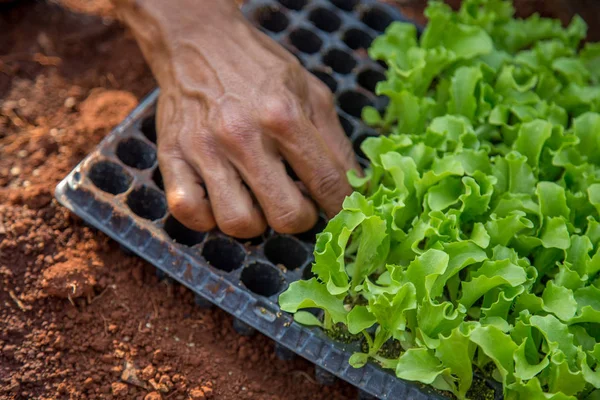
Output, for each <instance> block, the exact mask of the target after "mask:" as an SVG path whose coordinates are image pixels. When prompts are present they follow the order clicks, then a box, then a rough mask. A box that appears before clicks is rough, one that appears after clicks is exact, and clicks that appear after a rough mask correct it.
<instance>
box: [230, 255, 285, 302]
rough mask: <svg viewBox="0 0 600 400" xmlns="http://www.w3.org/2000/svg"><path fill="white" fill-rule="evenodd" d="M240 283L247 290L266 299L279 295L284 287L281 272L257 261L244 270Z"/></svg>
mask: <svg viewBox="0 0 600 400" xmlns="http://www.w3.org/2000/svg"><path fill="white" fill-rule="evenodd" d="M241 281H242V283H243V284H244V285H245V286H246V288H248V290H250V291H252V292H254V293H256V294H259V295H261V296H266V297H268V296H273V295H274V294H276V293H279V292H280V291H282V290H283V288H284V287H285V279H284V278H283V274H282V273H281V271H280V270H278V269H277V268H275V267H274V266H272V265H269V264H266V263H262V262H259V261H257V262H254V263H252V264H250V265H248V267H246V268H244V270H243V271H242V276H241Z"/></svg>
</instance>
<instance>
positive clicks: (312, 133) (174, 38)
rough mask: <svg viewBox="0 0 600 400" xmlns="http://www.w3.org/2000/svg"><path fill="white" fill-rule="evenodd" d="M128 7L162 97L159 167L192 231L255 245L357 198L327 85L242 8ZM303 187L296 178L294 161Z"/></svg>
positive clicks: (124, 0) (177, 212)
mask: <svg viewBox="0 0 600 400" xmlns="http://www.w3.org/2000/svg"><path fill="white" fill-rule="evenodd" d="M200 3H201V5H200V4H198V2H197V1H193V0H179V1H177V2H164V1H162V0H148V1H144V2H135V1H132V0H120V1H117V5H118V9H119V11H120V13H121V15H122V16H123V18H124V20H125V21H126V22H127V24H128V25H129V26H130V27H131V28H132V30H133V32H134V34H135V36H136V38H137V40H138V43H139V44H140V47H141V48H142V51H143V53H144V56H145V58H146V59H147V61H148V62H149V64H150V66H151V68H152V71H153V72H154V75H155V77H156V79H157V80H158V83H159V85H160V87H161V94H160V98H159V102H158V111H157V129H158V159H159V165H160V170H161V173H162V175H163V180H164V184H165V192H166V196H167V201H168V204H169V208H170V210H171V213H172V214H173V215H174V216H175V217H176V218H177V219H178V220H179V221H180V222H181V223H183V224H184V225H186V226H187V227H189V228H191V229H194V230H198V231H207V230H210V229H212V228H214V227H215V226H218V227H219V229H220V230H221V231H223V232H224V233H226V234H228V235H232V236H236V237H241V238H250V237H254V236H257V235H260V234H261V233H262V232H263V231H264V230H265V229H266V226H267V224H268V225H269V226H271V227H272V228H273V229H275V230H276V231H278V232H281V233H299V232H303V231H306V230H308V229H310V228H311V227H312V226H313V225H314V224H315V222H316V220H317V207H316V206H315V204H314V203H313V202H312V201H311V200H310V199H309V198H308V197H307V196H305V194H306V193H307V194H310V196H311V197H312V198H313V199H314V200H315V201H316V202H317V204H318V205H319V206H320V207H321V208H322V209H323V210H325V212H326V213H327V214H328V215H329V216H333V215H335V214H336V213H337V212H338V211H339V209H340V208H341V204H342V201H343V199H344V197H345V196H346V195H348V194H350V193H351V187H350V185H349V184H348V181H347V179H346V175H345V172H346V171H348V170H350V169H356V170H360V167H359V166H358V164H357V163H356V160H355V156H354V152H353V150H352V146H351V144H350V142H349V141H348V139H347V138H346V135H345V134H344V131H343V129H342V127H341V126H340V123H339V121H338V118H337V114H336V112H335V108H334V102H333V96H332V94H331V92H330V91H329V89H328V88H327V86H325V85H324V84H323V83H322V82H321V81H319V80H318V79H317V78H316V77H314V76H313V75H311V74H310V73H309V72H307V71H306V70H304V69H303V68H302V66H301V65H300V64H299V62H298V61H297V60H296V58H295V57H294V56H293V55H292V54H290V53H288V52H287V51H286V50H285V49H283V48H282V47H280V46H279V45H278V44H277V43H276V42H274V41H273V40H271V39H270V38H269V37H267V36H266V35H264V34H263V33H261V32H260V31H258V30H256V29H255V28H254V27H252V26H251V25H250V24H249V23H248V22H247V21H246V20H245V19H244V18H243V16H242V15H241V13H240V11H239V10H238V8H237V7H236V5H235V3H234V2H233V1H231V0H204V1H202V2H200ZM284 159H285V160H286V161H287V162H288V163H289V164H290V166H291V167H292V168H293V170H294V172H295V173H296V175H297V176H298V177H299V179H300V180H301V181H302V184H298V183H297V182H294V181H293V180H292V179H291V178H290V177H289V176H288V175H287V173H286V169H285V166H284V162H283V160H284Z"/></svg>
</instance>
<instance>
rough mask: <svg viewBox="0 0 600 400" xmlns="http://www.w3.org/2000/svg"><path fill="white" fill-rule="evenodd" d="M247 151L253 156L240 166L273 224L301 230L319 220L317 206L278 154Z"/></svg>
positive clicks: (290, 230) (276, 227)
mask: <svg viewBox="0 0 600 400" xmlns="http://www.w3.org/2000/svg"><path fill="white" fill-rule="evenodd" d="M247 154H248V156H249V157H250V158H252V160H250V159H246V161H251V162H245V163H240V164H239V165H238V166H237V167H238V170H239V171H240V174H241V175H242V176H243V177H244V180H245V181H246V182H247V183H248V185H249V186H250V188H251V189H252V192H253V193H254V195H255V196H256V199H257V200H258V202H259V203H260V206H261V208H262V209H263V212H264V214H265V216H266V218H267V222H268V224H269V226H271V227H272V228H273V229H274V230H275V231H277V232H279V233H300V232H305V231H307V230H309V229H310V228H312V227H313V226H314V224H315V223H316V222H317V218H318V215H317V209H316V207H315V205H314V203H313V202H312V201H311V200H310V199H308V198H306V197H304V196H303V195H302V193H301V191H300V189H299V188H298V186H297V185H296V184H295V183H294V182H293V181H292V179H291V178H290V177H289V176H288V175H287V173H286V171H285V167H284V165H283V163H282V162H281V161H280V160H279V159H278V157H277V155H276V154H275V153H265V152H262V151H260V149H256V151H252V150H250V152H248V153H247ZM254 155H256V157H254ZM246 166H250V167H251V169H249V168H247V167H246Z"/></svg>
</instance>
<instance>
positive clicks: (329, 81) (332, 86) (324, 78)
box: [310, 70, 337, 92]
mask: <svg viewBox="0 0 600 400" xmlns="http://www.w3.org/2000/svg"><path fill="white" fill-rule="evenodd" d="M310 72H311V73H312V74H313V75H314V76H316V77H317V78H319V79H320V80H321V82H323V83H324V84H326V85H327V87H328V88H329V90H331V91H332V92H335V91H336V89H337V81H336V80H335V78H334V77H333V76H331V75H330V74H328V73H327V72H324V71H318V70H312V71H310Z"/></svg>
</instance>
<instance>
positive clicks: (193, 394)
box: [190, 388, 206, 400]
mask: <svg viewBox="0 0 600 400" xmlns="http://www.w3.org/2000/svg"><path fill="white" fill-rule="evenodd" d="M190 399H191V400H204V399H206V396H205V395H204V391H203V390H202V389H198V388H196V389H192V390H190Z"/></svg>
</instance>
